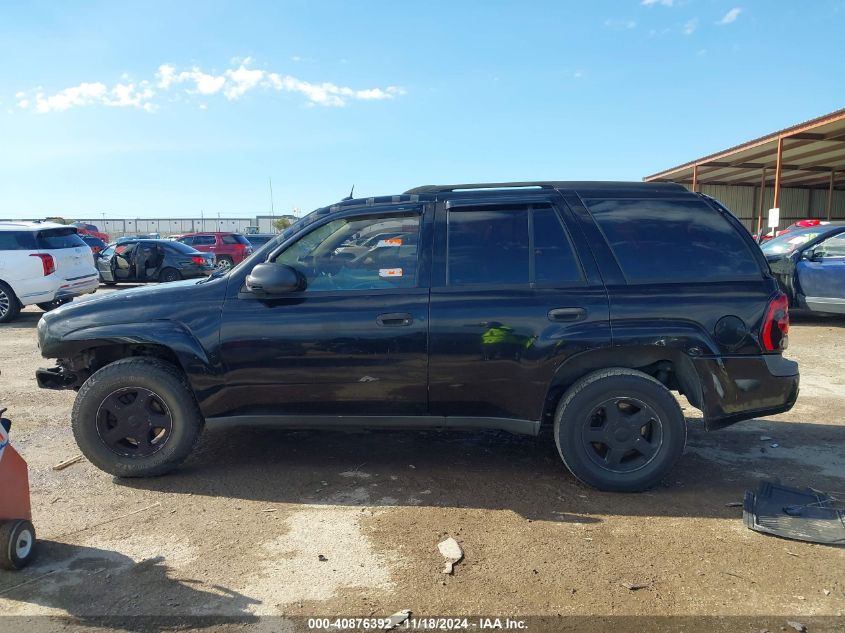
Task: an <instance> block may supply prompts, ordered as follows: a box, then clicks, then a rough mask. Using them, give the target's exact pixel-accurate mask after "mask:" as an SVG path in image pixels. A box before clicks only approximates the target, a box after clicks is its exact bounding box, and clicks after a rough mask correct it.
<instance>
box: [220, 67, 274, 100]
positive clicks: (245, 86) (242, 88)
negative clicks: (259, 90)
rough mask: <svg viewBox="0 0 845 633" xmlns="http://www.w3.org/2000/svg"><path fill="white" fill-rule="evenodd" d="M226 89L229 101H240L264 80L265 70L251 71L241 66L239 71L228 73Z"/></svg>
mask: <svg viewBox="0 0 845 633" xmlns="http://www.w3.org/2000/svg"><path fill="white" fill-rule="evenodd" d="M226 79H227V82H226V89H225V90H224V91H223V94H224V95H225V97H226V98H227V99H229V100H230V101H231V100H234V99H239V98H240V97H242V96H243V95H244V94H246V93H247V92H248V91H249V90H252V89H253V88H255V87H256V86H257V85H258V84H259V83H261V80H262V79H264V71H263V70H250V69H249V68H247V67H246V66H245V65H244V64H241V65H240V67H239V68H238V69H237V70H227V71H226Z"/></svg>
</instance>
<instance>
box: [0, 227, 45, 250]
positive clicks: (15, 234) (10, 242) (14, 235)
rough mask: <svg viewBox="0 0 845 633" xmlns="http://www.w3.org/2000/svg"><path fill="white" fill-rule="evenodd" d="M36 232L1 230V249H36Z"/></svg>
mask: <svg viewBox="0 0 845 633" xmlns="http://www.w3.org/2000/svg"><path fill="white" fill-rule="evenodd" d="M36 249H37V246H36V245H35V233H32V232H31V231H0V251H34V250H36Z"/></svg>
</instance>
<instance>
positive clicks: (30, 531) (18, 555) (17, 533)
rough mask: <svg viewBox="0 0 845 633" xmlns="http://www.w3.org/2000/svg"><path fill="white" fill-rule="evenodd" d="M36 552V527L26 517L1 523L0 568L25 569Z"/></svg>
mask: <svg viewBox="0 0 845 633" xmlns="http://www.w3.org/2000/svg"><path fill="white" fill-rule="evenodd" d="M34 553H35V528H34V527H33V526H32V523H30V522H29V521H27V520H26V519H17V520H13V521H8V522H6V523H3V524H0V569H9V570H15V569H23V568H24V567H26V566H27V565H28V564H29V562H30V561H31V560H32V557H33V554H34Z"/></svg>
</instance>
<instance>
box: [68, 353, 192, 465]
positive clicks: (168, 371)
mask: <svg viewBox="0 0 845 633" xmlns="http://www.w3.org/2000/svg"><path fill="white" fill-rule="evenodd" d="M116 411H117V412H118V413H115V412H116ZM71 424H72V427H73V435H74V437H75V438H76V443H77V444H78V445H79V448H80V450H81V451H82V453H83V455H85V457H86V458H87V459H88V461H90V462H91V463H92V464H94V465H95V466H96V467H97V468H99V469H100V470H103V471H105V472H107V473H109V474H111V475H115V476H117V477H156V476H158V475H163V474H165V473H167V472H169V471H171V470H173V469H174V468H175V467H176V466H178V465H179V464H180V463H182V461H184V460H185V458H186V457H187V456H188V455H189V454H190V453H191V451H192V450H193V448H194V445H195V444H196V442H197V440H198V439H199V436H200V433H201V431H202V428H203V419H202V416H201V414H200V411H199V407H198V406H197V403H196V400H195V399H194V394H193V392H192V391H191V389H190V387H189V386H188V384H187V381H186V380H185V376H184V375H183V374H182V373H181V372H180V371H179V370H178V369H177V368H176V367H174V366H173V365H171V364H170V363H167V362H164V361H161V360H158V359H154V358H137V357H136V358H125V359H122V360H119V361H116V362H114V363H111V364H109V365H106V366H105V367H103V368H102V369H100V370H99V371H97V372H95V373H94V374H93V375H92V376H90V377H89V378H88V380H86V381H85V383H84V384H83V385H82V387H81V388H80V390H79V393H78V394H77V396H76V401H75V402H74V405H73V413H72V414H71Z"/></svg>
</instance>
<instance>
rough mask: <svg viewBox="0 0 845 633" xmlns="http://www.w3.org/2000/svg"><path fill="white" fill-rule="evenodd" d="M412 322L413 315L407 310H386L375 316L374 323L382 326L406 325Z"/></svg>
mask: <svg viewBox="0 0 845 633" xmlns="http://www.w3.org/2000/svg"><path fill="white" fill-rule="evenodd" d="M413 322H414V317H413V316H411V315H410V314H408V313H407V312H387V313H385V314H380V315H378V316H377V317H376V323H378V324H379V325H380V326H382V327H407V326H409V325H411V324H412V323H413Z"/></svg>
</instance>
